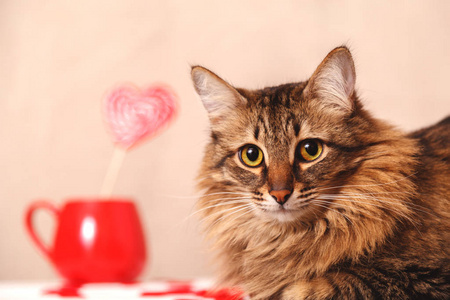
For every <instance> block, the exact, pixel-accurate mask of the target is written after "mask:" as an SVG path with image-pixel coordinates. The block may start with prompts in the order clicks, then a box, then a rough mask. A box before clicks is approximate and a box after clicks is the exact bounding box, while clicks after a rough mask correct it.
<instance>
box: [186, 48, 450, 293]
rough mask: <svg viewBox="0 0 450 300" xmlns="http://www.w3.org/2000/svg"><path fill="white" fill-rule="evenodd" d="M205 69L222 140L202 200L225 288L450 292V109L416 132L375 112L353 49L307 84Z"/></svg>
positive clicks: (201, 81)
mask: <svg viewBox="0 0 450 300" xmlns="http://www.w3.org/2000/svg"><path fill="white" fill-rule="evenodd" d="M192 75H193V80H194V83H195V87H196V90H197V92H198V93H199V95H200V96H201V98H202V100H203V103H204V105H205V107H206V109H207V111H208V113H209V117H210V121H211V137H212V138H211V142H210V143H209V144H208V145H207V147H206V153H205V157H204V161H203V165H202V169H201V173H200V181H199V187H200V188H201V189H202V190H204V192H205V193H204V196H203V197H202V198H201V200H200V201H199V207H200V209H201V211H202V212H203V215H204V217H203V220H204V222H205V225H206V228H207V232H208V236H209V237H210V238H211V239H212V240H213V242H214V243H213V245H214V246H215V249H216V251H217V253H218V258H219V260H220V263H221V264H220V271H221V280H222V282H223V283H226V284H232V285H237V286H240V287H242V288H243V289H244V290H245V291H246V292H247V293H248V294H249V295H250V296H251V297H252V299H253V298H254V299H448V298H449V297H450V294H449V293H450V282H449V281H450V278H449V276H450V270H449V269H450V266H449V262H450V260H449V259H450V254H449V248H450V247H449V246H450V245H449V243H450V242H449V241H450V224H449V223H450V221H449V219H450V212H449V206H450V205H449V204H450V203H449V201H450V200H449V198H450V196H449V195H450V166H449V159H450V118H447V119H445V120H443V121H441V122H440V123H439V124H437V125H434V126H432V127H430V128H427V129H423V130H420V131H417V132H414V133H411V134H409V135H406V134H403V133H402V132H400V131H398V130H396V129H394V128H393V127H391V126H389V125H387V124H385V123H384V122H382V121H379V120H377V119H375V118H373V117H372V116H371V115H370V114H369V113H368V112H367V111H366V110H365V109H364V108H363V106H362V105H361V103H360V101H359V100H358V98H357V96H356V93H355V91H354V82H355V74H354V67H353V61H352V58H351V55H350V53H349V52H348V50H347V49H346V48H337V49H335V50H333V51H332V52H331V53H330V54H329V55H328V56H327V58H326V59H325V60H324V61H323V62H322V64H321V65H320V66H319V67H318V69H317V70H316V72H315V73H314V74H313V76H312V77H311V79H310V80H309V81H308V82H303V83H296V84H286V85H281V86H278V87H272V88H266V89H263V90H256V91H249V90H244V89H235V88H233V87H232V86H230V85H229V84H228V83H226V82H225V81H223V80H222V79H220V78H219V77H217V76H216V75H214V74H213V73H211V72H209V71H208V70H206V69H204V68H201V67H194V68H193V71H192Z"/></svg>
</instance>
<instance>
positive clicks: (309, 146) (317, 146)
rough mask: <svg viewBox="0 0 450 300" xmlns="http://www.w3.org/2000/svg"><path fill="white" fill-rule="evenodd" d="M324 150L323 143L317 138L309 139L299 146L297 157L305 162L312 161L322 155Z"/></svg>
mask: <svg viewBox="0 0 450 300" xmlns="http://www.w3.org/2000/svg"><path fill="white" fill-rule="evenodd" d="M322 151H323V144H322V142H321V141H320V140H317V139H307V140H304V141H302V142H300V144H298V146H297V151H296V154H297V157H298V158H299V159H300V160H302V161H305V162H311V161H314V160H316V159H318V158H319V157H320V155H321V154H322Z"/></svg>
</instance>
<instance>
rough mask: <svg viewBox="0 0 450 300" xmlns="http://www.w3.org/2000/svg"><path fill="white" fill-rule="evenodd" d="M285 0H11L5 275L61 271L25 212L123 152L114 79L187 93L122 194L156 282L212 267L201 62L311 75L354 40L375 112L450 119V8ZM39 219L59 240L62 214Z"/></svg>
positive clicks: (86, 182)
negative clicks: (31, 231)
mask: <svg viewBox="0 0 450 300" xmlns="http://www.w3.org/2000/svg"><path fill="white" fill-rule="evenodd" d="M276 2H277V4H274V3H275V1H181V0H171V1H146V0H139V1H137V0H135V1H106V0H102V1H88V0H82V1H62V0H61V1H57V0H49V1H25V0H3V1H1V2H0V139H1V146H0V240H1V244H0V280H16V279H51V278H56V274H55V273H54V272H53V270H52V268H51V266H50V265H49V263H48V262H47V261H46V260H45V259H44V258H43V257H42V255H41V254H40V253H39V252H38V251H37V249H36V248H35V247H34V246H33V245H32V244H31V242H30V240H29V239H28V237H27V235H26V233H25V231H24V226H23V214H24V210H25V208H26V207H27V205H29V204H30V203H31V202H32V201H33V200H35V199H41V198H45V199H50V200H52V201H54V202H56V203H58V204H59V203H61V202H62V201H63V199H65V198H66V197H70V196H78V195H96V194H97V193H98V191H99V189H100V186H101V183H102V179H103V176H104V174H105V171H106V168H107V166H108V163H109V160H110V157H111V154H112V150H113V146H112V143H111V141H110V138H109V137H108V135H107V134H106V132H105V128H104V126H103V123H102V117H101V114H100V100H101V98H102V96H103V95H104V93H105V91H106V90H108V89H109V88H110V87H112V86H113V85H115V84H116V83H120V82H124V81H126V82H133V83H135V84H137V85H140V86H144V85H147V84H150V83H152V82H155V81H162V82H166V83H168V84H170V85H172V86H173V88H174V89H175V90H176V92H177V93H178V94H179V96H180V105H181V113H180V115H179V118H178V120H177V121H176V122H175V123H174V124H173V126H172V127H171V128H170V129H169V130H168V131H166V132H165V133H164V134H163V135H161V136H159V137H157V138H156V139H154V140H152V141H151V142H149V143H146V144H144V145H141V146H140V147H139V148H136V149H135V150H133V151H132V152H130V153H129V154H128V156H127V158H126V160H125V163H124V165H123V169H122V172H121V174H120V178H119V181H118V184H117V186H116V190H115V193H116V194H118V195H131V196H133V197H135V198H136V200H137V202H138V205H139V207H140V208H141V217H142V219H143V222H144V224H145V226H146V230H147V233H148V239H149V241H150V244H151V252H152V262H151V265H150V266H149V267H148V268H147V269H146V271H145V273H144V274H143V278H144V279H148V278H155V277H171V278H188V277H198V276H208V275H209V274H210V272H211V268H210V267H208V264H207V254H206V251H205V248H204V247H203V246H202V243H201V237H200V235H199V233H198V225H197V221H196V219H195V218H187V216H188V215H189V214H190V213H191V212H192V211H193V204H194V202H195V197H194V196H195V191H194V177H195V175H196V172H197V170H198V163H199V161H200V159H201V155H202V151H203V146H204V144H205V141H206V140H207V118H206V115H205V113H204V111H203V107H202V106H201V104H200V102H199V100H198V99H197V97H196V95H195V94H194V90H193V88H192V86H191V82H190V78H189V69H190V65H191V64H202V65H205V66H207V67H209V68H211V69H212V70H214V71H216V72H217V73H218V74H220V75H221V76H223V77H224V78H226V79H229V80H230V81H231V82H232V83H234V84H236V85H238V86H245V87H254V88H256V87H263V86H265V85H268V84H279V83H285V82H287V81H296V80H304V79H306V78H307V77H308V76H309V75H310V74H311V73H312V72H313V71H314V68H315V66H316V65H317V64H318V63H319V62H320V61H321V59H322V58H323V57H324V56H325V55H326V54H327V53H328V51H329V50H331V49H332V48H334V47H335V46H338V45H341V44H347V45H349V46H350V47H351V49H352V50H353V55H354V57H355V60H356V67H357V74H358V78H357V86H358V89H359V91H360V93H361V95H362V96H363V98H364V99H365V102H366V104H367V106H368V107H369V108H370V109H371V110H372V111H373V112H374V114H375V115H376V116H379V117H381V118H383V119H386V120H389V121H391V122H392V123H394V124H396V125H398V126H400V127H402V128H404V129H406V130H411V129H414V128H419V127H421V126H424V125H426V124H430V123H432V122H435V121H437V120H439V119H441V118H442V117H444V116H445V115H447V114H448V113H449V112H450V102H449V101H450V89H449V79H450V77H449V75H448V74H449V73H450V4H449V3H450V2H449V1H308V2H306V1H276ZM186 218H187V219H186ZM36 221H37V223H38V225H39V226H38V227H39V229H40V232H42V233H43V235H44V236H46V239H47V240H48V239H49V238H50V236H51V232H52V228H54V224H53V222H52V219H51V218H50V217H49V215H47V214H45V213H41V214H38V216H37V218H36Z"/></svg>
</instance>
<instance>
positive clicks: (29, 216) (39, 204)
mask: <svg viewBox="0 0 450 300" xmlns="http://www.w3.org/2000/svg"><path fill="white" fill-rule="evenodd" d="M38 209H45V210H47V211H50V212H51V213H52V214H53V215H54V216H55V217H56V219H58V218H59V215H60V210H59V209H58V208H57V207H56V206H55V205H54V204H52V203H50V202H48V201H36V202H33V203H32V204H31V205H30V206H29V207H28V209H27V212H26V215H25V225H26V229H27V231H28V234H29V235H30V237H31V239H32V240H33V242H34V243H35V244H36V246H37V247H38V248H39V250H41V251H42V253H44V254H45V255H46V256H47V257H48V258H50V259H52V257H53V253H52V251H51V250H50V249H49V248H48V246H46V245H44V243H43V242H42V240H41V239H40V238H39V236H38V235H37V234H36V231H35V230H34V226H33V215H34V213H35V212H36V210H38Z"/></svg>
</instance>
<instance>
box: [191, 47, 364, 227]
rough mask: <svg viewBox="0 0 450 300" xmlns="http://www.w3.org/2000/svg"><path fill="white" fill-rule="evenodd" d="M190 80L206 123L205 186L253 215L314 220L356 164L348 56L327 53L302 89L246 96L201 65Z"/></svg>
mask: <svg viewBox="0 0 450 300" xmlns="http://www.w3.org/2000/svg"><path fill="white" fill-rule="evenodd" d="M192 75H193V80H194V83H195V87H196V90H197V92H198V93H199V95H200V96H201V98H202V100H203V103H204V105H205V108H206V109H207V111H208V113H209V117H210V121H211V133H212V137H213V138H212V141H211V143H210V144H209V145H208V146H207V150H206V153H205V161H206V162H207V165H208V166H209V167H208V168H209V170H208V173H209V175H208V176H210V178H211V180H212V181H214V182H215V184H217V186H218V187H219V188H220V187H221V186H223V188H224V190H227V191H230V190H231V191H235V192H236V193H240V195H241V197H240V198H242V199H241V201H240V203H242V201H245V202H247V204H248V205H247V207H250V208H251V211H252V213H253V214H255V216H258V217H261V218H268V219H273V220H277V221H281V222H290V221H293V220H301V221H303V222H308V221H311V220H310V219H313V218H318V217H319V216H320V215H321V214H322V213H323V212H324V210H325V208H326V205H325V201H326V198H327V197H331V195H332V194H335V193H336V192H337V191H338V190H339V186H341V185H343V184H344V182H345V180H346V179H347V178H348V176H351V173H352V172H353V169H354V168H355V166H356V164H357V162H358V161H360V160H361V159H363V158H361V156H358V155H355V154H354V152H358V151H361V150H363V149H360V148H361V147H360V146H359V144H360V143H359V142H358V134H357V131H358V126H360V125H357V124H348V120H350V118H349V116H350V115H351V114H352V113H354V111H355V109H357V108H356V107H355V106H356V104H357V103H356V102H355V99H354V98H353V93H354V81H355V74H354V66H353V61H352V59H351V56H350V54H349V52H348V50H346V49H345V48H340V49H339V48H338V49H336V50H334V51H333V52H331V53H330V54H329V55H328V56H327V58H326V59H325V60H324V62H323V63H322V64H321V65H320V66H319V68H318V69H317V70H316V72H315V73H314V75H313V76H312V77H311V79H310V80H309V81H308V82H307V83H306V82H305V83H297V84H287V85H282V86H278V87H274V88H266V89H263V90H257V91H248V90H243V89H235V88H233V87H232V86H230V85H229V84H228V83H226V82H225V81H223V80H222V79H220V78H219V77H217V76H216V75H215V74H213V73H211V72H210V71H208V70H206V69H204V68H201V67H194V68H193V72H192ZM350 126H352V128H351V130H350V128H349V127H350ZM355 126H356V128H355ZM360 129H361V128H360ZM361 130H362V129H361ZM236 198H239V197H236ZM321 201H323V204H321ZM311 202H314V205H311Z"/></svg>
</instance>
